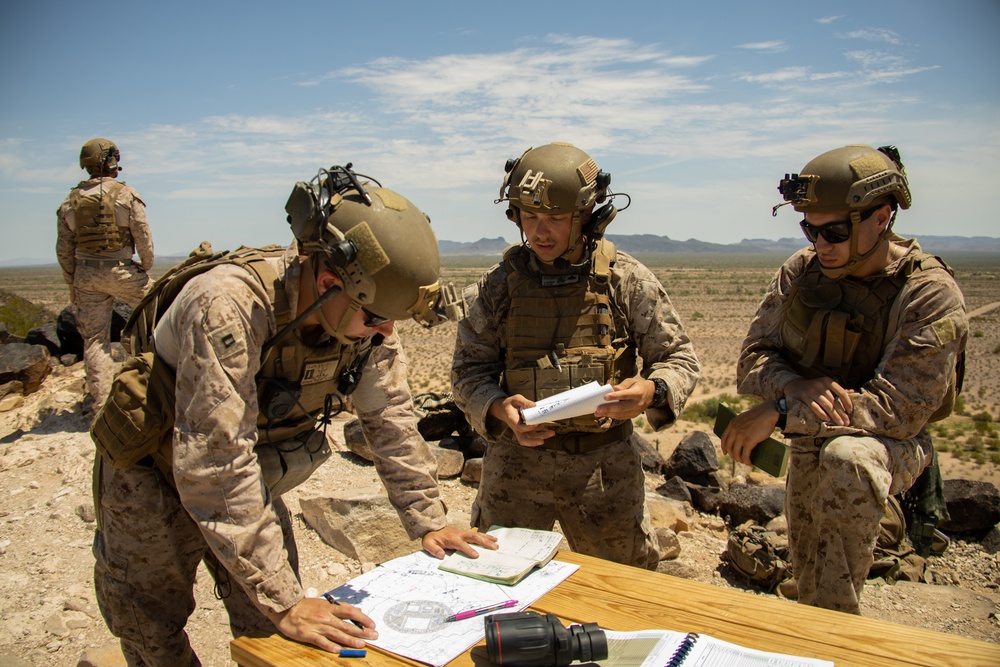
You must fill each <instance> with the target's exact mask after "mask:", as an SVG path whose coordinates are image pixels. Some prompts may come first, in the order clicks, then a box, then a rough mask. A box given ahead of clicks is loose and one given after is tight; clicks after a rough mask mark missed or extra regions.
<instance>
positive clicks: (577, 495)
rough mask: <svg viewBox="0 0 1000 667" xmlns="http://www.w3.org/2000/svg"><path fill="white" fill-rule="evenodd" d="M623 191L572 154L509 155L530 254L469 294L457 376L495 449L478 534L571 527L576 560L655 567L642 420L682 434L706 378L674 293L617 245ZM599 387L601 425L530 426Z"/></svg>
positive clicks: (511, 254) (485, 475)
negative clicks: (552, 408) (526, 418)
mask: <svg viewBox="0 0 1000 667" xmlns="http://www.w3.org/2000/svg"><path fill="white" fill-rule="evenodd" d="M610 183H611V176H610V175H609V174H608V173H606V172H603V171H601V170H599V169H598V167H597V164H596V163H595V162H594V160H593V159H592V158H591V157H590V156H589V155H587V154H586V153H585V152H583V151H582V150H580V149H579V148H576V147H575V146H572V145H570V144H565V143H553V144H548V145H545V146H540V147H538V148H532V149H529V150H527V151H525V152H524V154H523V155H522V156H521V157H520V158H518V159H512V160H508V162H507V165H506V175H505V176H504V179H503V185H502V186H501V190H500V197H499V199H498V200H497V203H499V202H506V203H507V217H508V218H509V219H510V220H511V221H513V222H514V223H515V224H516V225H517V226H518V229H519V230H520V232H521V239H522V243H521V244H520V245H517V246H512V247H510V248H508V249H507V251H506V252H505V253H504V258H503V261H502V262H501V263H500V264H498V265H497V266H495V267H493V268H492V269H490V270H489V271H488V272H487V273H486V274H485V275H484V276H483V278H482V279H481V280H480V282H479V284H478V293H477V294H474V295H473V294H470V295H468V299H467V300H471V303H469V306H468V311H467V312H468V315H467V317H466V318H465V319H464V320H462V321H460V322H459V326H458V340H457V344H456V348H455V356H454V360H453V363H452V374H451V379H452V386H453V390H454V394H455V401H456V403H457V404H458V406H459V407H460V408H461V409H462V410H463V411H464V412H465V415H466V418H467V419H468V420H469V422H470V423H471V425H472V426H473V428H474V429H475V430H476V431H478V432H479V433H481V434H483V435H484V437H486V438H487V440H488V442H489V446H488V448H487V450H486V456H485V458H484V460H483V471H482V481H481V482H480V485H479V492H478V495H477V496H476V500H475V502H474V503H473V506H472V524H473V525H474V526H478V528H479V529H480V530H486V529H488V528H489V527H490V526H492V525H502V526H520V527H526V528H535V529H551V528H552V527H553V525H554V523H555V521H556V520H558V521H559V525H560V528H561V529H562V531H563V533H564V534H565V536H566V539H567V540H568V542H569V545H570V548H571V549H573V550H574V551H577V552H580V553H585V554H589V555H592V556H597V557H599V558H604V559H607V560H613V561H616V562H619V563H625V564H627V565H634V566H637V567H643V568H648V569H655V568H656V565H657V563H658V561H659V557H660V551H659V544H658V542H657V539H656V535H655V534H654V532H653V530H652V527H651V524H650V520H649V514H648V511H647V509H646V503H645V475H644V473H643V470H642V465H641V461H640V454H639V450H638V448H637V446H636V444H635V443H634V442H633V440H632V438H631V434H632V419H633V418H634V417H637V416H639V415H640V414H642V413H643V412H644V411H645V413H646V416H647V419H648V420H649V423H650V424H651V425H652V426H653V427H654V428H656V429H660V428H663V427H664V426H666V425H668V424H671V423H673V422H674V421H675V420H676V419H677V417H678V416H679V415H680V414H681V412H682V410H683V409H684V404H685V402H686V401H687V398H688V396H690V394H691V392H692V391H693V390H694V387H695V384H696V383H697V381H698V377H699V374H700V368H699V365H698V359H697V357H696V356H695V353H694V348H693V346H692V344H691V341H690V339H689V338H688V336H687V334H686V333H685V332H684V328H683V327H682V326H681V323H680V320H679V318H678V316H677V313H676V312H675V311H674V309H673V306H672V305H671V303H670V299H669V298H668V297H667V294H666V291H665V290H664V289H663V286H662V285H661V284H660V282H659V281H658V280H657V279H656V277H655V276H654V275H653V273H652V272H651V271H650V270H649V269H647V268H646V267H645V266H643V265H642V264H640V263H639V262H637V261H636V260H635V259H634V258H632V257H630V256H629V255H627V254H625V253H623V252H620V251H617V250H616V249H615V247H614V244H612V243H611V242H610V241H608V240H607V239H605V238H604V230H605V228H606V227H607V225H608V224H609V223H610V222H611V220H612V219H613V218H614V216H615V215H616V213H617V210H616V209H615V207H614V206H613V205H612V204H611V202H609V201H607V200H608V199H609V197H612V196H613V193H611V192H610V190H609V186H610ZM598 204H603V205H602V206H601V207H600V208H598V209H597V210H595V206H596V205H598ZM639 357H641V359H642V372H641V374H640V372H639V370H638V364H637V359H638V358H639ZM591 381H596V382H598V383H600V384H602V385H604V384H609V385H612V387H613V391H611V392H610V393H609V394H607V395H606V396H605V399H606V400H607V401H610V404H607V405H603V406H601V407H599V408H598V409H597V412H596V413H595V414H593V415H587V416H584V417H578V418H574V419H570V420H563V421H560V422H557V423H548V424H538V425H533V426H528V425H526V424H524V423H523V421H522V419H521V414H520V410H521V409H523V408H526V407H532V406H534V405H535V401H536V400H540V399H542V398H545V397H548V396H551V395H553V394H556V393H559V392H562V391H565V390H568V389H571V388H573V387H577V386H580V385H583V384H587V383H589V382H591Z"/></svg>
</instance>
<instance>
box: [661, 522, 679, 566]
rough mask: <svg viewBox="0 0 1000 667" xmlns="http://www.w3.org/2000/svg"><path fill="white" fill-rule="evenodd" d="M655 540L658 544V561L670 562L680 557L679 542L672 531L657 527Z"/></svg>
mask: <svg viewBox="0 0 1000 667" xmlns="http://www.w3.org/2000/svg"><path fill="white" fill-rule="evenodd" d="M656 539H657V541H658V542H659V544H660V560H672V559H674V558H677V557H678V556H680V555H681V541H680V539H679V538H678V537H677V533H675V532H674V531H672V530H670V529H669V528H664V527H663V526H657V527H656Z"/></svg>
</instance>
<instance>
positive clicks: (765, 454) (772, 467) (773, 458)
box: [714, 403, 788, 477]
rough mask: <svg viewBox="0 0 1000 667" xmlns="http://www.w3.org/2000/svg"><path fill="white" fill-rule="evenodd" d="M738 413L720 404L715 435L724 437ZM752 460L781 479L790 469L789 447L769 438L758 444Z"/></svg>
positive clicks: (716, 416)
mask: <svg viewBox="0 0 1000 667" xmlns="http://www.w3.org/2000/svg"><path fill="white" fill-rule="evenodd" d="M735 416H736V413H735V412H733V409H732V408H731V407H729V406H728V405H726V404H725V403H719V410H718V412H717V413H716V415H715V429H714V430H715V435H717V436H719V437H720V438H721V437H722V434H723V433H725V432H726V427H727V426H729V422H731V421H732V420H733V417H735ZM750 460H751V461H753V464H754V465H755V466H757V467H758V468H760V469H761V470H763V471H764V472H766V473H769V474H771V475H774V476H775V477H781V476H782V475H784V474H785V471H786V470H787V469H788V445H784V444H782V443H780V442H778V441H777V440H775V439H774V438H767V439H766V440H764V441H763V442H761V443H758V444H757V446H756V447H754V448H753V451H752V452H750Z"/></svg>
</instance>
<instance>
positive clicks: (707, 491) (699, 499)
mask: <svg viewBox="0 0 1000 667" xmlns="http://www.w3.org/2000/svg"><path fill="white" fill-rule="evenodd" d="M686 486H687V490H688V493H689V494H690V495H691V504H692V505H694V506H695V507H696V508H697V509H699V510H701V511H702V512H707V513H709V514H715V513H716V512H718V511H719V507H720V506H721V505H722V500H723V498H725V496H726V492H725V490H724V489H722V488H721V487H719V486H702V485H701V484H690V483H688V484H687V485H686Z"/></svg>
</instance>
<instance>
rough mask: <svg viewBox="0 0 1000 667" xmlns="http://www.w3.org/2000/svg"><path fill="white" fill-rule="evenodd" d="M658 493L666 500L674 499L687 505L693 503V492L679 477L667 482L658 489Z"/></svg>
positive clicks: (675, 476)
mask: <svg viewBox="0 0 1000 667" xmlns="http://www.w3.org/2000/svg"><path fill="white" fill-rule="evenodd" d="M656 492H657V493H658V494H660V495H661V496H663V497H664V498H673V499H674V500H680V501H681V502H685V503H690V502H691V492H690V491H688V488H687V485H686V484H684V480H683V479H681V478H680V477H678V476H677V475H674V476H673V477H671V478H670V479H668V480H667V481H666V482H664V483H663V484H661V485H660V486H658V487H656Z"/></svg>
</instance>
